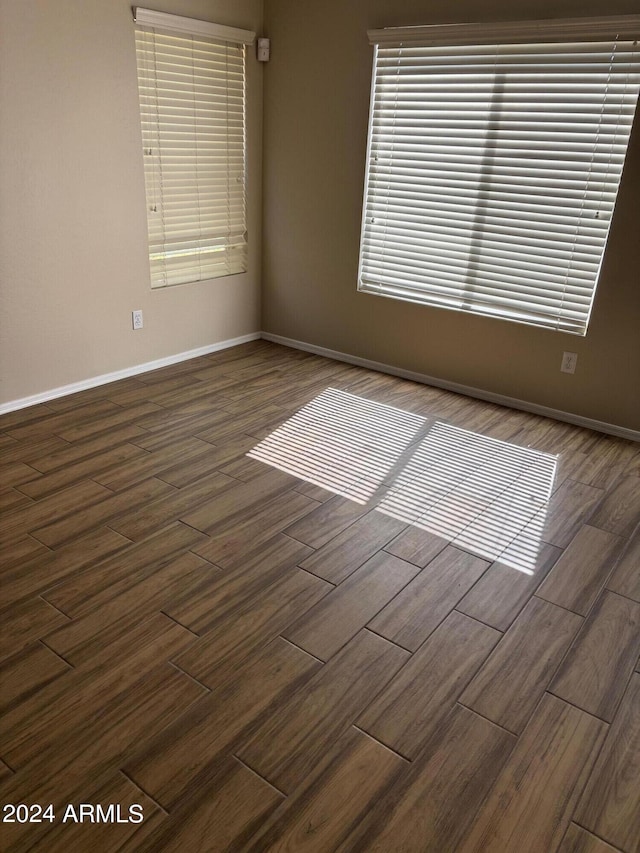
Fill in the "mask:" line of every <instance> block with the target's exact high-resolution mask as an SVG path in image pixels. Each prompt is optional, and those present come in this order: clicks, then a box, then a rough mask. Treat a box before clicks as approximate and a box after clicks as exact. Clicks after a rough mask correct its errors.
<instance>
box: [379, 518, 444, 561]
mask: <svg viewBox="0 0 640 853" xmlns="http://www.w3.org/2000/svg"><path fill="white" fill-rule="evenodd" d="M447 544H448V543H447V540H446V539H443V538H442V537H441V536H436V535H435V533H430V532H429V531H428V530H423V529H422V528H421V527H416V526H415V525H413V524H412V525H409V527H407V529H406V530H405V531H404V532H403V533H400V535H399V536H397V537H396V538H395V539H394V540H393V541H392V542H390V543H389V544H388V545H386V546H385V551H388V552H389V554H394V555H395V556H396V557H400V559H401V560H407V561H408V562H409V563H415V564H416V566H420V567H421V568H424V567H425V566H426V565H427V564H428V563H430V562H431V560H433V559H434V557H437V556H438V554H439V553H440V552H441V551H443V550H444V549H445V547H446V546H447Z"/></svg>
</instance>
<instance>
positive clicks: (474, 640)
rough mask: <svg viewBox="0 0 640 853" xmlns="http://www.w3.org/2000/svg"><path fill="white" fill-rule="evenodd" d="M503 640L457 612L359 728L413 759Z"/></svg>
mask: <svg viewBox="0 0 640 853" xmlns="http://www.w3.org/2000/svg"><path fill="white" fill-rule="evenodd" d="M501 636H502V635H501V634H500V633H499V632H498V631H495V630H494V629H493V628H489V627H487V626H486V625H482V624H481V623H480V622H476V621H475V620H474V619H469V618H468V617H466V616H463V615H462V614H460V613H457V612H456V611H455V610H454V611H453V612H452V613H450V614H449V616H447V618H446V619H445V620H444V622H443V623H442V624H441V625H440V627H439V628H437V629H436V630H435V631H434V632H433V634H431V636H430V637H429V639H428V640H427V641H426V642H425V643H424V644H423V645H422V646H421V647H420V648H419V649H418V651H417V652H415V654H413V655H412V656H411V658H410V659H409V661H408V663H406V664H405V666H404V667H403V668H402V669H401V670H400V672H399V673H398V675H397V676H396V677H395V678H394V679H393V680H392V681H391V682H390V683H389V684H388V685H387V687H386V688H385V689H384V690H383V691H382V693H380V694H379V696H378V697H377V698H376V699H375V700H374V702H373V703H372V704H371V705H369V707H368V708H367V709H366V711H365V712H364V714H362V716H361V717H359V718H358V720H357V725H358V727H359V728H361V729H363V730H364V731H366V732H368V733H369V734H370V735H371V736H372V737H374V738H376V739H377V740H379V741H382V743H384V744H386V745H387V746H390V747H391V748H392V749H394V750H395V751H396V752H399V753H400V754H401V755H404V756H405V757H406V758H409V759H414V758H415V757H416V756H417V754H418V753H419V752H420V750H421V749H422V747H423V746H424V744H425V743H426V742H427V741H428V740H429V738H430V737H431V736H432V735H433V734H434V733H435V731H436V730H437V729H438V728H439V726H440V725H441V724H442V723H443V721H444V719H445V717H446V716H447V715H448V714H449V713H450V711H451V709H452V708H453V706H454V704H455V702H456V700H457V699H458V697H459V696H460V694H461V693H462V691H463V690H464V688H465V687H466V685H467V684H468V683H469V681H470V680H471V679H472V678H473V676H474V675H475V673H476V672H477V670H478V668H479V667H480V666H481V665H482V663H483V662H484V660H485V659H486V658H487V656H488V655H489V654H490V652H491V650H492V649H493V648H494V646H495V645H496V643H497V642H498V640H499V639H500V637H501Z"/></svg>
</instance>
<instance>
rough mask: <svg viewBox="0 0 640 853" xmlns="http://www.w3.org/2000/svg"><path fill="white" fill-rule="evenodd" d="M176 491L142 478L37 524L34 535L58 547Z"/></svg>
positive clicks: (160, 482) (158, 482) (156, 481)
mask: <svg viewBox="0 0 640 853" xmlns="http://www.w3.org/2000/svg"><path fill="white" fill-rule="evenodd" d="M172 492H173V486H169V485H168V484H167V483H163V482H162V480H158V479H157V478H155V477H151V478H150V479H148V480H143V482H142V483H140V484H139V485H137V486H132V487H131V488H130V489H127V490H126V492H120V493H118V494H113V492H110V494H109V497H106V498H104V500H102V501H97V502H96V503H94V504H92V505H91V506H90V507H87V508H86V509H84V508H82V509H78V510H77V511H76V512H74V513H73V514H68V515H67V517H66V518H61V519H59V520H56V521H52V522H50V523H49V524H47V525H45V526H44V527H40V526H37V527H35V529H33V530H32V531H31V534H32V536H33V537H34V538H35V539H38V540H39V541H40V542H44V544H45V545H47V546H48V547H49V548H59V547H60V546H61V545H63V544H64V543H65V542H69V541H71V540H72V539H74V538H75V537H76V536H81V535H82V534H83V533H85V532H86V531H89V530H91V529H92V528H95V527H99V526H100V525H102V524H106V523H108V522H109V521H111V519H114V518H115V519H117V517H118V516H120V515H122V514H123V513H126V512H127V511H130V510H135V509H136V508H137V507H140V506H144V505H145V504H146V503H147V501H153V500H155V499H158V498H161V497H166V496H167V495H168V494H171V493H172Z"/></svg>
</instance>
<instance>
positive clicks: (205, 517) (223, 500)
mask: <svg viewBox="0 0 640 853" xmlns="http://www.w3.org/2000/svg"><path fill="white" fill-rule="evenodd" d="M218 476H220V477H224V476H225V475H224V474H219V475H218ZM227 479H229V480H230V482H232V483H235V485H234V487H233V488H232V489H230V490H229V491H228V492H227V493H222V494H221V495H219V496H218V498H217V499H216V500H211V501H208V502H207V503H203V504H202V505H201V506H199V507H198V509H195V510H193V511H192V512H187V513H185V514H184V515H183V516H182V520H183V521H184V522H185V524H189V525H190V526H191V527H195V528H196V529H197V530H201V531H202V532H203V533H219V532H220V531H221V530H223V529H227V530H228V529H229V528H230V527H232V526H233V525H234V524H236V523H237V522H238V520H239V519H242V518H243V515H244V513H251V512H254V511H255V510H256V509H257V508H259V507H260V506H264V504H265V503H266V502H267V501H269V500H271V499H273V498H275V497H277V496H278V495H280V494H282V492H288V491H289V490H290V489H291V488H292V487H293V486H294V484H295V481H294V480H293V478H292V477H289V476H288V475H286V474H283V473H282V472H281V471H276V470H272V471H267V472H266V473H265V474H264V475H263V476H262V477H260V478H259V479H257V480H254V481H253V482H252V483H241V484H240V485H238V484H237V481H232V480H231V478H227Z"/></svg>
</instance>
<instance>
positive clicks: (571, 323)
mask: <svg viewBox="0 0 640 853" xmlns="http://www.w3.org/2000/svg"><path fill="white" fill-rule="evenodd" d="M639 34H640V15H627V16H618V17H609V18H584V19H562V20H552V21H523V22H516V23H511V22H499V23H491V24H441V25H433V26H426V27H391V28H387V29H383V30H370V31H369V33H368V35H369V42H370V44H372V45H373V46H374V61H373V71H372V78H371V99H370V110H369V128H368V135H367V153H366V163H365V185H364V194H363V207H362V223H361V231H360V249H359V266H358V291H359V292H363V293H368V294H373V295H382V296H387V297H389V298H395V299H399V300H401V301H408V302H413V303H417V304H421V305H426V306H430V307H441V308H445V309H449V310H456V311H461V312H465V313H470V314H473V315H474V316H488V317H491V318H497V319H503V320H508V321H513V322H518V323H524V324H526V325H532V326H536V327H538V328H546V329H553V330H556V331H563V332H569V333H573V334H579V335H585V334H586V332H587V328H588V323H589V319H590V316H591V310H592V307H593V302H594V298H595V293H596V289H597V285H598V280H599V277H600V271H601V267H602V260H603V258H604V255H605V251H606V243H607V238H608V233H609V230H610V224H611V219H612V217H613V206H614V205H615V198H616V196H617V189H618V185H619V179H620V176H621V173H622V166H620V174H619V175H618V182H617V183H616V186H615V193H614V201H613V205H612V207H611V211H610V214H609V220H608V224H607V228H606V233H605V235H604V240H603V243H602V250H601V252H600V255H599V263H598V267H597V271H596V272H595V277H594V280H593V285H592V286H591V290H590V301H589V307H588V310H587V311H586V314H585V312H584V308H583V307H582V306H580V307H579V309H577V310H576V312H575V314H576V316H574V317H572V318H571V319H567V318H568V317H569V313H568V310H567V316H566V317H563V314H562V304H563V302H561V304H560V309H559V312H558V314H557V319H556V320H555V321H554V320H553V319H550V318H551V314H548V315H545V316H543V315H542V313H541V316H540V317H536V316H535V314H534V312H532V311H531V310H530V309H529V312H528V314H527V312H525V311H522V312H520V314H521V315H522V316H518V311H517V310H513V309H508V308H507V307H505V305H506V303H503V304H502V306H500V304H499V303H496V304H498V308H497V309H496V310H491V309H490V308H486V307H482V306H481V307H478V305H477V304H476V305H474V304H472V303H473V300H469V301H468V302H466V301H465V300H464V299H463V298H459V302H460V304H457V305H456V304H446V299H444V298H443V299H442V301H438V299H437V298H435V297H434V293H435V292H436V290H437V287H436V285H435V284H434V283H432V284H431V285H429V284H426V285H420V284H419V283H418V278H419V277H420V275H421V273H417V272H414V270H409V272H408V273H407V277H408V278H409V279H410V285H409V284H408V285H407V286H405V287H404V288H403V286H402V284H401V283H399V282H398V283H395V284H394V283H393V282H391V283H389V285H388V286H386V287H385V286H384V284H383V279H382V277H381V279H380V282H379V283H376V282H372V281H370V280H368V279H367V275H369V278H370V269H371V268H373V267H374V266H375V263H376V261H375V258H374V260H373V262H372V263H370V264H369V267H367V264H368V263H369V260H368V259H367V261H365V252H366V251H367V250H371V251H373V249H372V247H373V246H374V243H373V242H372V241H373V240H374V237H373V236H372V235H373V232H374V230H375V229H374V228H373V226H372V222H373V220H371V221H370V222H368V221H367V216H368V205H369V203H370V202H371V200H372V199H374V200H375V198H377V196H375V193H376V192H378V193H379V196H380V197H382V195H383V192H382V191H379V190H375V189H374V190H373V191H372V190H371V189H370V184H371V183H372V181H373V179H372V174H374V172H375V170H374V168H373V160H372V150H373V148H372V147H373V138H374V129H373V123H374V117H375V116H378V117H379V116H380V115H382V111H381V110H380V111H378V112H376V95H377V85H378V83H379V82H380V81H379V78H378V75H377V68H378V66H377V60H378V49H379V48H385V47H388V48H391V49H392V50H393V49H397V50H398V51H402V50H403V49H405V48H408V49H412V48H416V47H419V48H424V49H425V50H426V49H427V48H431V47H435V48H444V49H446V48H449V47H450V48H452V49H453V50H454V51H455V50H458V51H461V50H463V49H464V48H465V46H468V47H469V48H475V47H478V48H480V47H482V46H487V48H489V47H490V46H493V45H505V46H506V45H508V46H509V47H511V46H517V45H523V47H524V46H527V45H535V44H540V45H546V44H550V45H552V44H569V43H581V44H588V43H590V42H603V41H608V40H615V39H616V38H619V39H620V40H625V42H626V41H632V40H634V39H635V41H636V42H637V39H638V35H639ZM635 56H636V58H635V66H634V74H636V73H637V72H638V70H640V62H639V56H638V53H637V50H636V54H635ZM400 73H401V72H400V71H398V74H400ZM459 79H462V75H460V78H459ZM398 88H400V83H398ZM635 92H636V106H637V85H636V86H635ZM412 97H415V96H412ZM381 103H382V102H381ZM389 104H390V101H389V102H388V103H387V104H386V106H387V108H389ZM634 109H636V107H634ZM636 120H637V115H636ZM384 121H387V125H388V126H391V125H392V122H393V123H395V121H396V120H395V117H394V118H393V119H392V120H386V119H384ZM399 122H400V123H402V119H399ZM380 123H381V122H380V121H379V124H380ZM632 125H633V111H632V114H631V119H630V120H629V121H628V132H627V137H626V140H625V152H624V155H623V158H622V159H623V162H624V156H626V149H627V146H628V140H629V136H630V133H631V127H632ZM430 130H431V129H430ZM376 133H377V134H378V136H380V135H381V133H382V131H380V130H378V131H376ZM419 133H420V131H419V130H416V131H415V135H416V136H417V135H418V134H419ZM425 135H426V133H424V132H423V136H425ZM399 138H400V137H399V136H398V137H397V138H396V137H395V136H394V137H392V142H391V143H389V145H390V147H392V146H393V145H395V144H396V142H395V141H393V140H396V139H399ZM594 144H595V143H594ZM493 150H494V151H500V149H499V148H498V147H496V148H494V149H493ZM373 153H379V151H378V149H376V151H374V152H373ZM393 156H394V155H393V154H391V155H389V157H388V159H389V161H391V160H392V159H393ZM409 156H410V155H407V156H406V158H405V159H406V160H407V161H408V159H409ZM431 156H432V157H433V158H434V159H433V160H432V161H431V162H430V163H429V165H430V166H431V165H432V164H433V163H435V155H431ZM416 162H417V161H416ZM407 168H409V167H407ZM387 174H388V175H392V172H391V167H388V171H387ZM478 174H479V173H478ZM381 182H382V181H379V183H381ZM409 182H410V179H409V178H407V179H403V183H404V184H406V186H408V187H409V189H408V190H407V189H404V190H397V189H394V190H391V189H387V191H386V192H387V198H391V199H392V202H396V203H398V200H400V202H399V203H402V202H405V203H406V202H407V199H408V198H409V192H411V193H412V194H416V193H418V192H419V191H420V188H421V187H420V184H419V183H416V184H415V185H411V184H410V183H409ZM492 187H493V185H492V184H491V183H490V185H489V189H490V191H491V190H492ZM401 193H404V195H401ZM440 195H443V193H442V192H437V193H435V194H434V195H428V196H425V197H419V198H418V201H420V200H423V201H424V199H425V198H426V200H427V201H431V200H432V199H433V198H436V199H437V197H438V196H440ZM392 202H388V204H391V203H392ZM381 206H382V205H381ZM575 206H576V207H577V206H578V204H577V202H576V205H575ZM596 215H597V214H596ZM369 216H370V214H369ZM390 221H393V213H392V214H391V220H390ZM376 224H377V225H378V228H379V229H380V230H381V231H384V232H385V234H386V229H387V227H388V224H387V222H386V221H384V220H383V221H382V224H380V223H379V222H378V223H376ZM368 225H371V228H370V229H369V228H368V227H367V226H368ZM602 229H603V226H600V230H601V231H602ZM397 230H400V227H399V226H398V229H397ZM408 230H409V229H408ZM471 233H472V232H471V231H469V234H471ZM481 233H482V232H481ZM446 236H448V235H445V237H446ZM404 239H405V236H403V235H400V237H398V236H397V235H396V236H395V237H394V236H392V237H391V238H390V240H389V243H390V244H392V243H393V242H394V241H395V243H396V244H400V243H402V242H403V240H404ZM406 240H407V247H406V249H405V250H401V249H400V250H397V254H393V252H395V251H396V248H395V247H394V248H392V249H390V250H389V249H387V248H386V246H385V245H384V244H385V240H381V239H380V237H378V238H377V244H378V246H377V247H374V248H375V251H376V252H377V253H378V254H379V255H380V257H383V256H384V253H385V251H387V252H388V254H389V256H390V257H391V256H392V257H393V260H395V259H396V258H399V259H400V260H399V261H397V268H398V269H400V268H401V267H402V263H401V261H402V259H403V258H404V259H407V258H408V256H409V254H414V253H412V251H411V250H412V249H413V246H411V245H410V244H409V242H408V240H409V237H408V235H406ZM443 240H444V238H443ZM460 242H461V243H462V240H461V241H460ZM574 243H578V240H577V238H574ZM563 247H564V246H563ZM403 251H404V255H403V254H402V252H403ZM471 251H472V248H469V250H468V252H469V254H468V257H469V258H472V259H473V258H474V257H475V256H473V255H472V254H471ZM476 251H477V250H476ZM460 254H461V255H462V254H463V250H462V249H461V250H460ZM415 255H419V253H418V252H416V253H415ZM501 260H502V258H501V257H499V256H498V257H497V259H496V263H497V264H500V262H501ZM466 262H467V261H465V263H466ZM412 263H414V264H415V265H416V266H417V265H418V263H419V261H417V260H416V258H415V257H414V258H413V259H412ZM447 263H450V262H449V261H447V260H446V259H445V261H444V266H446V264H447ZM461 263H462V261H461ZM510 263H514V261H513V260H510ZM569 263H571V262H569ZM538 265H539V266H541V264H538ZM379 266H380V268H381V269H382V267H383V261H380V262H379ZM407 266H409V264H407ZM452 268H453V267H452ZM365 273H366V274H365ZM446 274H447V273H446V272H445V276H446ZM381 275H382V274H381ZM401 275H402V273H400V274H399V275H398V278H401ZM539 275H540V276H542V275H543V274H542V273H541V272H540V273H539ZM411 276H415V278H414V279H413V280H411ZM433 278H434V279H436V278H437V276H435V275H434V276H433ZM566 286H568V285H566ZM510 287H511V288H513V291H512V292H513V294H516V293H517V289H516V288H515V287H514V286H513V285H508V284H507V285H504V284H503V285H502V287H501V289H502V290H503V291H505V292H506V291H508V289H509V288H510ZM532 287H533V285H531V284H529V285H528V288H529V291H530V292H529V295H528V296H527V298H526V299H524V297H523V300H522V301H523V303H524V302H528V303H532V302H534V301H535V298H534V297H532V296H531V292H532V291H531V288H532ZM554 287H555V285H554ZM441 289H442V291H443V292H446V291H447V284H446V282H445V284H444V286H443V287H442V288H441ZM548 289H549V290H551V289H552V288H548ZM454 290H455V288H454V286H453V285H452V286H451V287H450V292H449V293H448V294H447V298H450V299H451V302H453V301H454V299H453V293H454ZM459 290H460V292H462V289H461V288H460V287H459ZM560 292H561V291H560V289H559V288H558V289H557V290H556V291H555V295H556V296H557V295H558V294H559V293H560ZM484 298H485V305H487V304H488V302H489V299H488V297H484ZM576 298H577V297H576ZM512 299H513V297H512ZM580 299H581V300H582V301H584V299H583V296H582V295H581V296H580ZM567 301H568V302H569V301H570V300H569V299H568V300H567ZM532 313H533V316H529V315H531V314H532ZM578 314H581V316H580V317H578V318H577V315H578Z"/></svg>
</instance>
